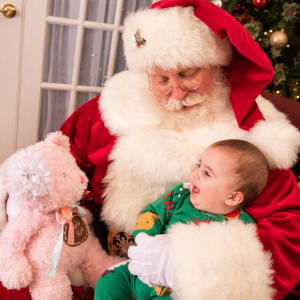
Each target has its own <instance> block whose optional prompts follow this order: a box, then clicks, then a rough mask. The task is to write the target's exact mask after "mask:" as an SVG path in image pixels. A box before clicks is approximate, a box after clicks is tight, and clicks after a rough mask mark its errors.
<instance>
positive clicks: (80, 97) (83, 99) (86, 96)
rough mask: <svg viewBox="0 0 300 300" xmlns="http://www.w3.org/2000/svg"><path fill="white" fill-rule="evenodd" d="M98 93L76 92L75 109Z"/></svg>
mask: <svg viewBox="0 0 300 300" xmlns="http://www.w3.org/2000/svg"><path fill="white" fill-rule="evenodd" d="M98 95H99V93H92V92H91V93H83V92H81V93H78V94H77V101H76V109H77V108H79V107H80V106H81V105H83V104H85V103H86V102H88V101H89V100H91V99H93V98H95V97H96V96H98Z"/></svg>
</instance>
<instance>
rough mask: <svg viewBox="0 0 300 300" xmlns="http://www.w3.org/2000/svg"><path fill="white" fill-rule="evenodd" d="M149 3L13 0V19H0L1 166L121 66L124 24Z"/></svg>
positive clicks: (141, 0) (134, 0)
mask: <svg viewBox="0 0 300 300" xmlns="http://www.w3.org/2000/svg"><path fill="white" fill-rule="evenodd" d="M11 1H14V0H11ZM152 2H153V1H151V0H15V2H14V3H12V4H14V5H15V6H16V7H17V10H18V13H17V15H16V17H15V18H13V19H7V18H5V17H3V16H2V15H0V70H1V71H0V112H1V116H0V137H1V148H0V163H1V162H2V161H3V160H4V159H5V158H7V157H8V156H9V155H10V154H12V153H13V152H15V151H16V150H18V149H20V148H23V147H26V146H28V145H30V144H33V143H35V142H37V141H38V140H41V139H43V138H44V137H45V136H46V135H47V133H48V132H51V131H55V130H58V129H59V128H60V126H61V124H62V123H63V122H64V120H65V119H66V118H67V117H68V116H69V115H70V114H71V113H72V112H73V111H74V110H75V109H76V108H78V107H79V106H80V105H82V104H83V103H85V102H86V101H88V100H89V99H91V98H92V97H94V96H96V95H98V94H100V93H101V90H102V86H103V84H104V83H105V81H106V80H107V79H108V78H110V77H111V76H112V75H113V74H114V73H115V72H119V71H121V70H123V69H124V68H125V62H124V57H123V53H122V44H121V43H122V42H121V38H120V36H121V32H122V23H123V20H124V18H125V16H126V15H127V14H128V13H129V12H130V11H136V10H137V9H139V8H143V7H148V6H150V5H151V3H152ZM0 3H1V4H4V2H3V0H0Z"/></svg>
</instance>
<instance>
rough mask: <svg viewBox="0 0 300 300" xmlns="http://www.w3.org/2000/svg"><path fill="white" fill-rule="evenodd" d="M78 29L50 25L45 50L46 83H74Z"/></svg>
mask: <svg viewBox="0 0 300 300" xmlns="http://www.w3.org/2000/svg"><path fill="white" fill-rule="evenodd" d="M76 32H77V28H76V27H72V26H65V25H56V24H48V27H47V40H46V49H45V62H44V78H43V80H44V81H45V82H55V83H68V84H70V83H72V71H73V64H74V52H75V41H76Z"/></svg>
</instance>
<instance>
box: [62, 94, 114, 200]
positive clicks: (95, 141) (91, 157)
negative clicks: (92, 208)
mask: <svg viewBox="0 0 300 300" xmlns="http://www.w3.org/2000/svg"><path fill="white" fill-rule="evenodd" d="M61 131H62V132H63V133H64V134H65V135H67V136H68V137H69V138H70V145H71V152H72V154H73V155H74V157H75V158H76V161H77V164H78V165H79V167H80V168H81V169H82V170H83V171H84V172H85V173H86V175H87V176H88V178H89V180H90V181H89V189H90V190H91V191H92V196H93V198H94V201H95V202H97V203H98V204H101V203H102V199H101V194H102V190H103V186H102V183H101V182H102V179H103V177H104V176H105V174H106V170H107V167H108V164H109V162H108V155H109V153H110V151H111V149H112V147H113V145H114V141H115V137H114V136H112V135H111V134H110V133H109V131H108V129H107V128H106V127H105V126H104V122H103V120H102V119H101V114H100V110H99V97H96V98H94V99H92V100H90V101H88V102H87V103H86V104H84V105H82V106H81V107H80V108H79V109H77V110H76V111H75V112H74V113H73V114H72V115H71V116H70V117H69V118H68V119H67V120H66V121H65V123H64V124H63V125H62V127H61Z"/></svg>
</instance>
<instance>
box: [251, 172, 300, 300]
mask: <svg viewBox="0 0 300 300" xmlns="http://www.w3.org/2000/svg"><path fill="white" fill-rule="evenodd" d="M245 210H246V211H247V212H248V213H249V214H250V215H251V216H252V217H253V219H254V220H255V221H256V222H257V230H258V235H259V238H260V240H261V241H262V243H263V245H264V248H265V250H270V251H271V253H272V258H273V268H274V270H275V276H274V280H275V283H274V287H275V288H276V290H277V295H276V297H275V299H282V298H283V297H284V296H285V295H286V294H287V293H289V292H290V291H291V290H292V289H293V288H294V286H296V284H297V283H298V282H299V281H300V235H299V232H300V194H299V191H298V186H297V181H296V178H295V176H294V175H293V173H292V172H291V171H290V170H273V171H271V173H270V178H269V181H268V186H267V188H266V190H265V191H264V192H263V194H262V195H261V196H260V197H259V198H258V199H256V200H255V201H254V202H252V203H251V204H249V206H248V207H247V208H246V209H245Z"/></svg>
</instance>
